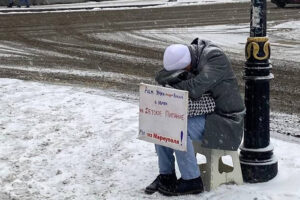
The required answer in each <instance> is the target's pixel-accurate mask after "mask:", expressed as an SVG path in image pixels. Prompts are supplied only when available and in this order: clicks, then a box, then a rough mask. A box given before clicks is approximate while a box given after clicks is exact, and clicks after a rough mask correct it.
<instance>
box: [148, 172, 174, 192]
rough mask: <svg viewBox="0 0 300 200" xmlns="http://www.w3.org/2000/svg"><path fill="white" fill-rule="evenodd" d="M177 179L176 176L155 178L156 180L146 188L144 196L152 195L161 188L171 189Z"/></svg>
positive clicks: (161, 175) (169, 175) (165, 175)
mask: <svg viewBox="0 0 300 200" xmlns="http://www.w3.org/2000/svg"><path fill="white" fill-rule="evenodd" d="M176 181H177V178H176V174H175V173H173V174H160V175H158V176H157V177H156V179H155V180H154V181H153V182H152V183H151V184H150V185H148V186H147V187H146V189H145V193H146V194H153V193H154V192H156V191H158V188H159V187H161V186H164V187H171V186H173V187H174V185H175V184H176Z"/></svg>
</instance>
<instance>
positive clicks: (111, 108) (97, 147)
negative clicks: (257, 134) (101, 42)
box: [0, 79, 300, 200]
mask: <svg viewBox="0 0 300 200" xmlns="http://www.w3.org/2000/svg"><path fill="white" fill-rule="evenodd" d="M137 99H138V97H136V96H132V95H128V94H125V93H120V92H114V91H103V90H99V89H91V88H84V87H80V86H64V85H53V84H46V83H37V82H27V81H21V80H14V79H0V109H1V113H0V199H1V200H8V199H15V200H41V199H43V200H44V199H49V200H63V199H64V200H67V199H68V200H71V199H73V200H75V199H76V200H96V199H97V200H99V199H101V200H105V199H110V200H116V199H118V200H119V199H120V200H123V199H127V200H131V199H134V200H139V199H209V200H217V199H218V200H219V199H224V200H227V199H230V200H241V199H242V200H253V199H256V200H277V199H280V200H299V199H300V190H299V185H300V156H299V150H300V144H299V141H298V142H287V141H282V140H279V139H275V138H272V143H273V145H274V146H275V150H274V153H275V155H276V156H277V158H278V160H279V174H278V175H277V177H276V178H274V179H273V180H271V181H269V182H267V183H259V184H244V185H241V186H236V185H224V186H221V187H219V188H218V189H216V190H215V191H212V192H205V193H203V194H199V195H195V196H185V197H174V198H173V197H172V198H165V197H163V196H162V195H160V194H158V193H155V194H154V195H151V196H148V195H145V194H144V193H143V188H144V187H145V186H146V185H147V184H149V183H150V182H151V181H152V180H153V179H154V178H155V176H156V175H157V170H158V169H157V160H156V159H157V158H156V155H155V152H154V148H153V145H152V144H150V143H146V142H143V141H140V140H137V139H136V137H137V129H138V100H137ZM273 119H275V120H273ZM287 121H288V123H287ZM299 123H300V118H299V117H298V116H295V115H287V114H281V113H272V123H271V129H272V130H274V129H279V128H282V129H284V130H286V131H289V132H291V134H295V133H299V132H300V126H299ZM289 124H294V125H295V126H294V128H290V129H288V128H287V127H286V126H289ZM297 124H298V126H297ZM272 132H273V131H272ZM177 172H178V170H177Z"/></svg>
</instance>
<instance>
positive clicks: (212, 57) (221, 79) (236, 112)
mask: <svg viewBox="0 0 300 200" xmlns="http://www.w3.org/2000/svg"><path fill="white" fill-rule="evenodd" d="M188 47H189V50H190V53H191V57H192V70H191V72H192V73H193V74H194V75H195V76H194V77H193V78H191V79H188V80H180V81H179V82H177V83H174V81H173V82H172V83H171V85H172V87H174V88H177V89H181V90H187V91H189V95H190V98H194V99H197V98H199V97H201V96H202V95H203V94H204V93H210V94H211V95H212V97H213V98H214V100H215V103H216V108H215V112H213V113H211V114H208V115H207V117H206V123H205V131H204V135H203V140H202V146H204V147H207V148H215V149H224V150H237V149H238V147H239V145H240V143H241V140H242V136H243V118H244V114H245V106H244V103H243V100H242V98H241V95H240V92H239V88H238V84H237V80H236V77H235V75H234V73H233V70H232V67H231V64H230V61H229V60H228V58H227V57H226V55H225V54H224V52H223V51H222V50H221V49H220V48H219V47H218V46H217V45H215V44H214V43H212V42H211V41H208V40H198V38H197V39H195V40H194V41H193V42H192V44H191V45H190V46H188ZM167 74H168V73H163V72H160V73H159V74H158V76H157V77H156V80H157V81H158V82H160V80H159V79H165V78H166V77H164V76H168V75H167Z"/></svg>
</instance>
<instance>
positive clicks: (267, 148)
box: [240, 0, 278, 183]
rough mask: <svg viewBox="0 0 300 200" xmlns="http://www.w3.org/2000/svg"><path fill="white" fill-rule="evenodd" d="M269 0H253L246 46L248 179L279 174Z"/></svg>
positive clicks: (243, 156) (244, 163)
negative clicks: (272, 104)
mask: <svg viewBox="0 0 300 200" xmlns="http://www.w3.org/2000/svg"><path fill="white" fill-rule="evenodd" d="M266 5H267V3H266V0H252V2H251V19H250V21H251V23H250V37H249V38H248V40H247V44H246V47H245V54H246V59H247V61H246V63H245V75H244V79H245V105H246V109H247V110H246V116H245V126H244V142H243V145H242V146H241V147H240V150H241V152H240V161H241V167H242V172H243V178H244V181H245V182H250V183H257V182H265V181H268V180H270V179H272V178H273V177H275V176H276V175H277V171H278V162H277V159H276V158H275V157H274V155H273V146H272V145H271V144H270V107H269V100H270V80H271V79H273V77H274V76H273V74H272V73H270V69H271V68H272V66H271V64H270V63H269V58H270V53H271V52H270V43H269V41H268V38H267V37H266V31H267V23H266V22H267V18H266Z"/></svg>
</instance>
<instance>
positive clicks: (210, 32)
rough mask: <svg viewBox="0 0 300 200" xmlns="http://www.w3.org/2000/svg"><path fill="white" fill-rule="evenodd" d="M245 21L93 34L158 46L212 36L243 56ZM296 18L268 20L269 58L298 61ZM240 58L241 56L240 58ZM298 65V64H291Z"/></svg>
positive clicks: (299, 28)
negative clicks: (229, 23)
mask: <svg viewBox="0 0 300 200" xmlns="http://www.w3.org/2000/svg"><path fill="white" fill-rule="evenodd" d="M249 26H250V25H249V23H247V24H236V25H209V26H199V27H191V28H164V29H149V30H141V31H140V30H139V31H132V32H128V31H124V32H119V33H115V34H111V33H101V34H100V33H99V34H96V35H95V34H93V35H92V36H93V37H99V38H102V39H103V38H105V39H110V40H113V41H114V40H119V41H120V42H122V41H127V42H132V43H134V44H147V46H150V47H162V48H164V47H165V46H166V45H168V44H171V43H182V44H186V43H187V42H189V41H190V42H191V41H192V40H193V39H194V38H197V37H199V38H202V39H208V40H212V41H214V42H215V43H217V44H218V45H220V46H221V47H222V48H223V49H224V50H225V51H226V52H229V53H233V54H236V55H237V56H239V57H244V49H245V44H246V42H247V37H249V32H250V27H249ZM299 33H300V21H289V22H285V21H281V22H269V23H268V37H269V39H270V42H271V49H272V54H271V59H272V58H275V59H279V58H280V60H286V61H294V62H300V56H299V55H300V42H299V41H300V34H299ZM242 59H243V58H242ZM295 67H300V66H295Z"/></svg>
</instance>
